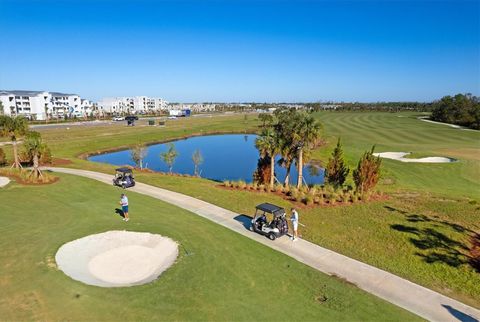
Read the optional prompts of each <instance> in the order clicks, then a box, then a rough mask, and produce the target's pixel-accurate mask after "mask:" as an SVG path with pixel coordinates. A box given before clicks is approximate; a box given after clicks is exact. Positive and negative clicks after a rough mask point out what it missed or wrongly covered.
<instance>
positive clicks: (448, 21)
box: [0, 0, 480, 102]
mask: <svg viewBox="0 0 480 322" xmlns="http://www.w3.org/2000/svg"><path fill="white" fill-rule="evenodd" d="M479 16H480V2H479V1H478V0H477V1H462V0H457V1H349V2H347V1H303V2H299V1H176V2H173V1H172V2H168V1H113V0H111V1H106V0H104V1H90V0H78V1H74V0H72V1H68V0H63V1H60V0H58V1H19V0H18V1H8V0H0V44H1V45H0V89H30V90H50V91H64V92H74V93H78V94H80V95H82V96H83V97H87V98H91V99H99V98H101V97H104V96H126V95H148V96H158V97H164V98H165V99H167V100H170V101H183V102H188V101H261V102H263V101H269V102H271V101H273V102H280V101H289V102H295V101H319V100H324V101H325V100H336V101H341V100H343V101H400V100H404V101H406V100H409V101H410V100H419V101H430V100H432V99H437V98H440V97H441V96H444V95H449V94H450V95H451V94H455V93H458V92H462V93H466V92H470V93H473V94H475V95H479V94H480V62H479V60H480V49H479V47H480V18H479Z"/></svg>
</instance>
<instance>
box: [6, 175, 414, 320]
mask: <svg viewBox="0 0 480 322" xmlns="http://www.w3.org/2000/svg"><path fill="white" fill-rule="evenodd" d="M60 177H61V178H60V181H59V182H57V183H55V184H52V185H47V186H35V187H33V186H20V185H17V184H11V185H10V186H8V187H7V188H5V189H1V190H0V204H2V212H1V213H0V219H1V221H2V225H1V226H0V243H1V245H2V252H1V253H0V286H1V290H2V296H1V298H0V316H1V317H2V320H248V321H251V320H275V321H278V320H304V321H305V320H315V321H319V320H325V321H332V320H378V321H385V320H399V321H406V320H408V321H413V320H416V319H418V318H417V317H415V316H413V315H412V314H410V313H408V312H406V311H404V310H402V309H400V308H397V307H395V306H394V305H391V304H389V303H386V302H384V301H382V300H380V299H378V298H376V297H374V296H372V295H370V294H367V293H365V292H363V291H361V290H359V289H358V288H356V287H355V286H352V285H349V284H347V283H344V282H342V281H340V280H337V279H335V278H332V277H328V276H326V275H324V274H321V273H319V272H317V271H315V270H313V269H311V268H309V267H307V266H305V265H303V264H301V263H299V262H297V261H295V260H293V259H291V258H289V257H287V256H285V255H282V254H280V253H278V252H275V251H272V250H271V249H269V248H267V247H265V246H262V245H260V244H258V243H256V242H254V241H252V240H249V239H247V238H245V237H243V236H241V235H238V234H235V233H233V232H231V231H229V230H227V229H226V228H223V227H221V226H219V225H216V224H214V223H211V222H209V221H207V220H205V219H203V218H201V217H198V216H196V215H194V214H191V213H189V212H187V211H184V210H182V209H180V208H177V207H175V206H173V205H169V204H166V203H163V202H160V201H158V200H155V199H152V198H149V197H145V196H142V195H138V194H135V193H129V197H130V204H131V207H130V208H131V209H130V215H131V218H132V219H131V221H130V222H129V223H125V222H123V221H121V219H120V217H118V216H117V215H115V214H114V211H113V210H114V208H115V207H116V205H117V201H118V200H117V199H118V197H119V194H120V192H121V190H120V189H118V188H114V187H112V186H108V185H105V184H103V183H99V182H95V181H93V180H89V179H84V178H79V177H73V176H67V175H61V176H60ZM12 200H15V202H12ZM123 229H127V230H132V231H146V232H152V233H158V234H161V235H166V236H169V237H171V238H173V239H174V240H176V241H178V242H179V243H180V256H179V258H178V260H177V263H176V264H175V265H174V266H172V267H171V268H170V269H169V270H168V271H166V272H165V273H164V274H162V275H161V277H160V278H159V279H158V280H156V281H155V282H153V283H150V284H146V285H142V286H136V287H130V288H99V287H93V286H88V285H84V284H82V283H80V282H77V281H74V280H72V279H70V278H69V277H67V276H66V275H64V274H63V273H62V272H61V271H59V270H57V269H56V268H55V262H54V256H55V252H56V250H57V249H58V247H60V246H61V245H62V244H63V243H65V242H68V241H71V240H74V239H77V238H80V237H83V236H86V235H89V234H93V233H99V232H104V231H108V230H123Z"/></svg>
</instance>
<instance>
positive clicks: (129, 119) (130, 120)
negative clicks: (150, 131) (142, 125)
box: [125, 115, 138, 126]
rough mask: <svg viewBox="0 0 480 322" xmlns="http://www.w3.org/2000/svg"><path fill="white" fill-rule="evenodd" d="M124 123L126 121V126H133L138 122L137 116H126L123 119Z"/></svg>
mask: <svg viewBox="0 0 480 322" xmlns="http://www.w3.org/2000/svg"><path fill="white" fill-rule="evenodd" d="M125 121H127V126H135V121H138V116H136V115H128V116H127V117H125Z"/></svg>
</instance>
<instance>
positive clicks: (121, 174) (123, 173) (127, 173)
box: [113, 168, 135, 189]
mask: <svg viewBox="0 0 480 322" xmlns="http://www.w3.org/2000/svg"><path fill="white" fill-rule="evenodd" d="M113 185H114V186H119V187H122V188H123V189H126V188H130V187H133V186H134V185H135V178H134V177H133V172H132V170H131V169H129V168H118V169H115V178H113Z"/></svg>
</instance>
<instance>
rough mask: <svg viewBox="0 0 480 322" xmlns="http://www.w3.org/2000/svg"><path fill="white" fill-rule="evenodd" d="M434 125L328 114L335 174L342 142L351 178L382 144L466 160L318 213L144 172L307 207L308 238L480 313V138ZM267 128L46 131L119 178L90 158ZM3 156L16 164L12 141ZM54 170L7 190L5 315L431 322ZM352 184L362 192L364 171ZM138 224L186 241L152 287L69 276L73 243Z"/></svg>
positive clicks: (244, 200) (200, 193)
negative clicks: (60, 258) (124, 204)
mask: <svg viewBox="0 0 480 322" xmlns="http://www.w3.org/2000/svg"><path fill="white" fill-rule="evenodd" d="M420 116H425V115H423V114H420V113H413V112H400V113H386V112H333V111H332V112H326V111H325V112H317V113H315V114H314V117H315V118H316V119H317V120H319V121H320V122H321V124H322V139H323V141H324V144H323V145H322V146H320V147H318V148H317V149H316V150H315V151H313V154H312V158H313V159H314V160H316V161H318V162H319V163H320V164H321V165H323V166H325V164H326V162H327V161H328V158H329V156H330V155H331V153H332V150H333V148H334V147H335V144H336V143H337V140H338V139H339V138H341V140H342V144H343V147H344V153H345V160H346V161H347V164H348V166H349V167H350V168H351V169H353V168H354V167H355V166H356V163H357V162H358V159H359V158H360V157H361V155H362V154H363V153H364V152H365V151H367V150H370V149H371V147H372V146H373V145H375V152H406V153H407V152H409V153H411V154H409V155H408V156H407V157H408V158H410V157H411V158H423V157H447V158H451V159H452V160H454V162H450V163H414V162H408V163H404V162H400V161H396V160H389V159H383V160H382V169H381V178H380V182H379V184H378V186H377V187H376V189H377V190H378V191H379V192H380V193H381V195H382V198H379V199H377V200H372V201H361V202H358V203H352V204H348V205H333V206H332V205H328V206H306V205H303V204H301V203H294V202H292V201H289V200H286V199H285V198H282V197H281V196H279V195H275V194H271V193H266V192H259V191H250V190H232V189H225V187H223V186H222V184H221V183H219V182H216V181H212V180H208V179H205V178H196V177H190V176H178V175H167V174H163V173H155V172H150V171H140V170H134V172H135V178H136V179H137V180H138V181H139V182H142V183H146V184H149V185H152V186H156V187H160V188H164V189H167V190H171V191H175V192H180V193H182V194H185V195H188V196H191V197H194V198H197V199H200V200H203V201H206V202H209V203H211V204H214V205H217V206H219V207H222V208H225V209H228V210H231V211H233V212H235V213H238V214H246V215H250V216H251V215H253V212H254V207H255V206H256V205H257V204H260V203H263V202H270V203H273V204H276V205H279V206H282V207H284V208H285V209H290V208H291V207H292V206H295V207H297V209H298V211H299V213H300V216H301V217H300V218H301V222H302V223H303V224H304V227H301V228H300V234H301V236H302V238H303V239H306V240H308V241H310V242H313V243H315V244H317V245H319V246H322V247H325V248H327V249H329V250H332V251H335V252H338V253H340V254H342V255H345V256H348V257H350V258H353V259H356V260H359V261H361V262H364V263H367V264H369V265H372V266H375V267H377V268H380V269H383V270H385V271H387V272H390V273H393V274H395V275H398V276H400V277H402V278H405V279H407V280H409V281H411V282H414V283H417V284H419V285H422V286H424V287H427V288H429V289H432V290H434V291H437V292H439V293H441V294H444V295H446V296H448V297H451V298H454V299H456V300H458V301H461V302H463V303H465V304H468V305H471V306H473V307H476V308H480V274H479V272H478V269H479V268H478V267H475V266H474V265H473V264H472V263H474V262H475V258H473V255H472V253H473V252H472V250H473V248H474V245H475V242H478V235H477V234H478V233H479V231H480V146H479V142H480V132H478V131H471V130H462V129H456V128H451V127H448V126H446V125H442V124H432V123H428V122H424V121H422V120H420V119H418V117H420ZM260 124H261V122H260V121H259V120H258V117H257V115H256V114H246V115H238V114H233V115H218V116H205V117H191V118H182V119H177V120H168V121H167V122H166V126H164V127H159V126H148V125H147V123H146V121H143V120H141V121H139V122H138V125H137V126H135V127H126V126H124V125H119V124H111V123H105V124H102V125H97V126H82V125H72V126H69V127H68V128H67V127H58V128H55V127H44V128H42V127H38V128H36V129H35V130H36V131H39V132H40V133H41V135H42V137H43V139H44V141H45V143H46V144H47V145H48V146H49V148H50V149H51V151H52V155H53V158H54V165H59V166H62V167H69V168H75V169H84V170H91V171H96V172H102V173H106V174H111V175H112V177H113V174H114V172H115V166H113V165H109V164H102V163H95V162H91V161H88V160H86V158H87V156H89V155H93V154H98V153H102V152H106V151H115V150H121V149H127V148H131V147H133V146H134V145H137V144H153V143H159V142H166V141H171V140H175V139H181V138H186V137H189V136H199V135H206V134H221V133H258V132H259V129H260ZM3 148H4V150H5V152H7V158H8V159H11V151H10V149H9V148H8V146H4V147H3ZM239 162H242V160H239ZM52 175H55V176H58V177H59V180H58V181H57V182H55V183H52V184H48V185H38V186H37V185H21V184H19V183H16V182H12V183H10V184H8V185H7V186H6V187H5V188H1V189H0V203H1V204H2V212H1V214H0V219H1V220H2V222H3V225H2V226H1V227H0V240H1V244H2V247H3V252H2V254H1V255H0V257H1V261H0V262H1V263H2V264H1V265H0V276H1V277H0V285H1V286H2V287H1V288H2V291H3V293H4V294H3V295H4V296H3V297H2V299H1V301H0V316H2V317H4V319H6V320H65V319H71V320H79V319H86V320H88V319H91V320H115V319H120V318H121V319H124V320H276V321H277V320H292V319H294V320H325V321H327V320H329V321H330V320H382V321H384V320H409V321H410V320H415V319H416V318H418V317H416V316H414V315H413V314H411V313H409V312H408V311H405V310H403V309H400V308H399V307H396V306H394V305H393V304H390V303H388V302H386V301H384V300H381V299H379V298H377V297H375V296H373V295H371V294H368V293H366V292H364V291H362V290H361V289H359V288H357V287H356V286H355V285H352V284H350V283H346V282H345V281H343V280H341V279H338V278H335V277H332V276H328V275H325V274H323V273H320V272H318V271H316V270H314V269H312V268H310V267H308V266H306V265H304V264H302V263H300V262H297V261H296V260H294V259H292V258H290V257H288V256H286V255H284V254H281V253H279V252H277V251H274V250H272V249H270V248H268V247H265V246H263V245H261V244H259V243H257V242H255V241H252V240H250V239H248V238H245V237H243V236H241V235H238V234H236V233H234V232H231V231H229V230H228V229H225V228H224V227H221V226H220V225H216V224H215V223H212V222H210V221H208V220H206V219H204V218H201V217H198V216H197V215H195V214H193V213H190V212H188V211H186V210H184V209H181V208H179V207H176V206H175V205H172V204H168V203H165V202H162V201H159V200H156V199H153V198H150V197H147V196H144V195H140V194H136V193H133V192H128V190H127V193H128V197H129V198H130V217H131V220H130V221H129V222H128V223H126V222H124V221H122V220H121V218H120V217H119V216H118V215H116V214H115V211H114V210H115V208H116V207H117V206H118V200H119V196H120V193H122V192H123V190H122V189H120V188H118V187H113V186H107V185H105V184H102V183H99V182H96V181H94V180H91V179H87V178H82V177H78V176H73V175H66V174H59V173H52ZM347 183H350V184H353V181H352V177H351V175H350V176H349V178H348V179H347ZM11 200H15V202H14V203H12V202H9V201H11ZM124 229H126V230H129V231H136V232H149V233H154V234H160V235H162V236H167V237H169V238H172V239H173V240H175V241H176V242H177V243H178V244H179V255H178V258H177V262H176V263H175V264H174V265H173V266H171V267H170V268H169V269H168V270H167V271H165V272H164V273H162V275H161V276H160V277H159V278H158V279H157V280H155V281H154V282H152V283H149V284H145V285H141V286H133V287H127V288H115V289H108V288H99V287H95V286H89V285H85V284H82V283H80V282H78V281H75V280H72V279H70V278H69V277H68V276H66V275H64V274H63V272H62V271H60V270H58V267H57V265H56V263H55V259H54V258H55V253H56V252H57V250H58V249H59V247H60V246H62V245H63V244H64V243H67V242H70V241H72V240H75V239H78V238H82V237H84V236H87V235H91V234H96V233H102V232H105V231H109V230H124ZM33 281H35V283H32V282H33ZM220 304H221V305H220ZM296 307H298V310H295V309H293V308H296Z"/></svg>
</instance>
